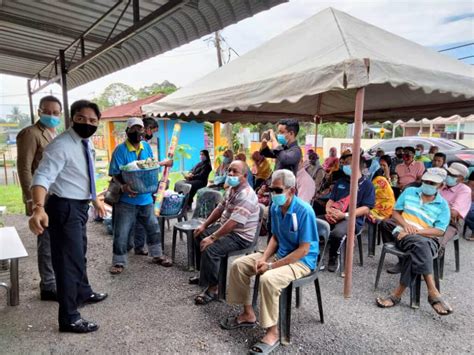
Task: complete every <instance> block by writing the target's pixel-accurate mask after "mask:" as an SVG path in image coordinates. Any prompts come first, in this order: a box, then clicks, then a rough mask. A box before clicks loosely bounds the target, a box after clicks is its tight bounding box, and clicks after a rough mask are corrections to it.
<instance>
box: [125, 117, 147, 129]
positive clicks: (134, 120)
mask: <svg viewBox="0 0 474 355" xmlns="http://www.w3.org/2000/svg"><path fill="white" fill-rule="evenodd" d="M133 126H141V127H145V126H144V125H143V120H142V119H141V118H138V117H130V118H129V119H128V120H127V128H130V127H133Z"/></svg>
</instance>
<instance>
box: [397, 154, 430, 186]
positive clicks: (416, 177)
mask: <svg viewBox="0 0 474 355" xmlns="http://www.w3.org/2000/svg"><path fill="white" fill-rule="evenodd" d="M414 157H415V149H414V148H413V147H405V148H403V164H398V165H397V166H396V168H395V172H396V173H397V175H398V187H399V188H400V189H404V188H405V186H407V185H408V184H413V183H415V182H420V180H421V176H422V175H423V173H424V172H425V166H424V165H423V163H422V162H419V161H415V160H414Z"/></svg>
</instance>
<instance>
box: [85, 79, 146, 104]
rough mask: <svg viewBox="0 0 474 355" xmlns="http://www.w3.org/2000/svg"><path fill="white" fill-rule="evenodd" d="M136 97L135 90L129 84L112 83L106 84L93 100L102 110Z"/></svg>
mask: <svg viewBox="0 0 474 355" xmlns="http://www.w3.org/2000/svg"><path fill="white" fill-rule="evenodd" d="M136 99H138V95H137V91H136V90H135V89H134V88H132V87H131V86H130V85H127V84H123V83H113V84H110V85H109V86H107V87H106V88H105V89H104V91H103V92H102V93H101V94H100V95H99V96H98V97H97V98H95V99H93V101H94V102H95V103H97V105H99V107H100V108H101V110H103V109H106V108H108V107H113V106H118V105H123V104H126V103H127V102H131V101H134V100H136Z"/></svg>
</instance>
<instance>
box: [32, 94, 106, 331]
mask: <svg viewBox="0 0 474 355" xmlns="http://www.w3.org/2000/svg"><path fill="white" fill-rule="evenodd" d="M71 117H72V121H73V126H72V127H71V128H70V129H68V130H67V131H65V132H64V133H62V134H61V135H59V136H58V137H56V139H54V140H53V141H52V142H51V143H50V144H49V145H48V146H47V147H46V149H45V151H44V154H43V159H42V160H41V162H40V164H39V167H38V169H37V170H36V172H35V174H34V176H33V182H32V188H31V195H32V200H33V208H32V209H33V216H32V217H31V218H30V220H29V225H30V229H31V231H32V232H33V233H35V234H37V235H39V234H42V233H44V231H45V230H46V228H48V232H49V235H50V238H51V258H52V264H53V269H54V273H55V276H56V288H57V297H58V302H59V315H58V321H59V331H61V332H73V333H89V332H93V331H96V330H97V329H98V328H99V326H98V325H97V324H96V323H94V322H89V321H87V320H85V319H83V318H81V315H80V313H79V312H78V310H77V309H78V307H79V306H81V305H84V304H88V303H97V302H100V301H103V300H104V299H105V298H106V297H107V294H105V293H97V292H93V291H92V288H91V286H90V284H89V280H88V277H87V270H86V250H87V229H86V223H87V218H88V210H89V202H90V201H91V200H92V203H93V204H94V206H95V208H96V209H97V211H98V212H99V216H101V217H103V216H104V215H105V208H104V205H103V203H102V202H101V201H100V200H98V199H97V195H96V189H95V169H94V164H93V155H92V150H91V146H90V140H89V138H90V137H91V136H92V135H93V134H94V133H95V132H96V130H97V126H98V125H99V119H100V111H99V108H98V106H97V105H96V104H94V103H92V102H89V101H86V100H80V101H76V102H74V103H73V104H72V105H71ZM48 193H49V197H48V199H47V201H46V195H47V194H48ZM45 203H46V205H45ZM39 238H41V236H39Z"/></svg>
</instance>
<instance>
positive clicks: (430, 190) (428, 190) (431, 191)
mask: <svg viewBox="0 0 474 355" xmlns="http://www.w3.org/2000/svg"><path fill="white" fill-rule="evenodd" d="M436 191H438V189H437V188H436V186H433V185H428V184H425V183H423V184H422V185H421V192H423V194H425V195H426V196H433V195H435V194H436Z"/></svg>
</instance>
